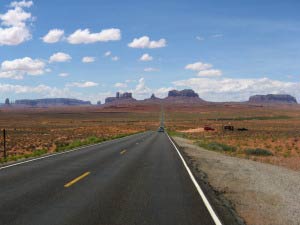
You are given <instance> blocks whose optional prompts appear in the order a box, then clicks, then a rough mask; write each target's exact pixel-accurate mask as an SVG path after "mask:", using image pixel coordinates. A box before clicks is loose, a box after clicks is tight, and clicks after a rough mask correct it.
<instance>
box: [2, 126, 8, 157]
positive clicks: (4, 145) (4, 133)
mask: <svg viewBox="0 0 300 225" xmlns="http://www.w3.org/2000/svg"><path fill="white" fill-rule="evenodd" d="M3 157H4V159H6V157H7V155H6V131H5V129H3Z"/></svg>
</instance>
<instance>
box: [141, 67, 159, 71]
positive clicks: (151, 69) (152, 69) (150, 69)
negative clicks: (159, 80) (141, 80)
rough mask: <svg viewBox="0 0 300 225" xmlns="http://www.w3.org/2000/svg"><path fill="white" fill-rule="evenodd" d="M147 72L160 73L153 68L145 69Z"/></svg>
mask: <svg viewBox="0 0 300 225" xmlns="http://www.w3.org/2000/svg"><path fill="white" fill-rule="evenodd" d="M144 71H145V72H157V71H159V69H158V68H153V67H147V68H145V69H144Z"/></svg>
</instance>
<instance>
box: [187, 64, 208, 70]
mask: <svg viewBox="0 0 300 225" xmlns="http://www.w3.org/2000/svg"><path fill="white" fill-rule="evenodd" d="M210 68H212V65H211V64H208V63H203V62H195V63H191V64H188V65H186V66H185V69H186V70H193V71H201V70H208V69H210Z"/></svg>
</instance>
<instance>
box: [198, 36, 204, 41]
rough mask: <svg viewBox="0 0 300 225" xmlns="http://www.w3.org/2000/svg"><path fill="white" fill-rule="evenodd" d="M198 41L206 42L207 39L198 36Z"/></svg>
mask: <svg viewBox="0 0 300 225" xmlns="http://www.w3.org/2000/svg"><path fill="white" fill-rule="evenodd" d="M196 39H197V40H198V41H204V40H205V38H204V37H201V36H197V37H196Z"/></svg>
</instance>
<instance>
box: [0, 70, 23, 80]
mask: <svg viewBox="0 0 300 225" xmlns="http://www.w3.org/2000/svg"><path fill="white" fill-rule="evenodd" d="M0 78H6V79H14V80H22V79H23V78H24V73H21V72H18V71H0Z"/></svg>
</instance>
